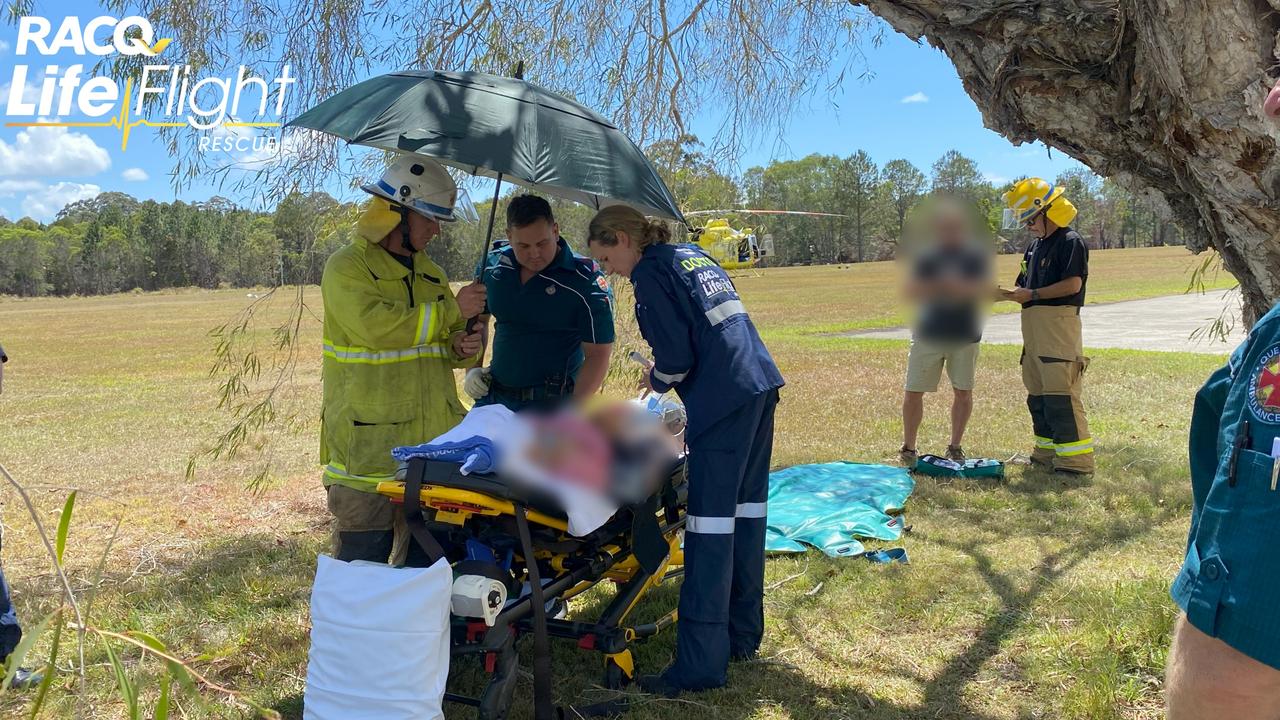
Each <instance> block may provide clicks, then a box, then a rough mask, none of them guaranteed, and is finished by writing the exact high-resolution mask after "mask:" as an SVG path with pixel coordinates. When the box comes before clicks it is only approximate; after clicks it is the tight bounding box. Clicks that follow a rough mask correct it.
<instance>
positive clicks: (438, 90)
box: [287, 70, 684, 222]
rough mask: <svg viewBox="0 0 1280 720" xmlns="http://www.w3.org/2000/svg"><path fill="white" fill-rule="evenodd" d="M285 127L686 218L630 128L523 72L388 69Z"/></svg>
mask: <svg viewBox="0 0 1280 720" xmlns="http://www.w3.org/2000/svg"><path fill="white" fill-rule="evenodd" d="M287 127H305V128H310V129H312V130H319V131H320V132H324V133H328V134H330V135H336V136H338V137H340V138H342V139H344V140H346V141H347V142H349V143H352V144H354V145H365V146H368V147H374V148H380V149H383V150H390V151H393V152H402V153H416V154H419V155H426V156H428V157H431V158H434V159H436V160H439V161H440V162H442V163H444V164H446V165H450V166H452V167H455V168H458V169H460V170H462V171H464V172H467V173H470V174H472V175H482V176H486V177H492V178H495V179H497V180H498V181H499V182H501V181H502V180H508V181H511V182H515V183H517V184H519V185H523V186H525V187H527V188H529V189H530V190H533V191H535V192H540V193H545V194H548V195H554V196H557V197H561V198H565V199H568V200H573V201H576V202H580V203H582V204H584V205H587V206H590V207H593V208H596V209H600V208H602V207H605V206H606V205H615V204H625V205H630V206H631V207H633V208H635V209H636V210H639V211H640V212H642V213H644V214H646V215H651V216H656V217H662V218H668V219H671V220H677V221H680V222H684V216H683V215H682V214H681V213H680V208H679V207H678V206H677V205H676V201H675V198H674V197H672V195H671V191H670V190H668V189H667V186H666V184H664V183H663V182H662V178H661V177H660V176H659V175H658V172H657V170H655V169H654V167H653V165H651V164H650V163H649V161H648V159H646V158H645V156H644V153H642V152H641V151H640V148H638V147H636V145H635V143H633V142H631V140H630V138H628V137H627V136H626V135H625V134H623V133H622V131H620V130H618V128H617V127H615V126H614V125H613V123H611V122H609V121H608V120H606V119H604V118H603V117H601V116H600V115H598V114H597V113H595V112H593V111H591V110H589V109H587V108H585V107H583V106H582V105H579V104H578V103H576V102H573V101H572V100H568V99H566V98H564V97H562V96H560V95H556V94H555V93H552V92H550V91H548V90H546V89H544V88H541V87H538V86H537V85H534V84H533V83H529V82H525V81H524V80H518V79H513V78H505V77H499V76H496V75H488V74H485V73H477V72H462V73H455V72H440V71H435V70H404V71H400V72H393V73H389V74H387V75H380V76H378V77H375V78H371V79H369V80H365V81H364V82H362V83H359V84H357V85H353V86H351V87H349V88H347V89H346V90H343V91H342V92H340V93H338V94H337V95H334V96H333V97H331V98H329V99H328V100H325V101H324V102H322V103H320V104H319V105H316V106H315V107H313V108H311V109H310V110H308V111H306V112H304V113H303V114H301V115H299V116H298V117H297V118H295V119H294V120H293V121H292V122H290V123H288V125H287Z"/></svg>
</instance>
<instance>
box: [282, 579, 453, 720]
mask: <svg viewBox="0 0 1280 720" xmlns="http://www.w3.org/2000/svg"><path fill="white" fill-rule="evenodd" d="M452 583H453V572H452V570H451V569H450V567H449V564H448V562H446V561H445V560H439V561H437V562H436V564H434V565H432V566H431V567H429V568H394V567H390V566H388V565H384V564H382V563H370V562H360V561H357V562H352V563H347V562H343V561H341V560H334V559H333V558H331V557H329V556H328V555H321V556H320V558H319V561H318V563H317V566H316V581H315V586H314V587H313V588H312V591H311V651H310V653H309V654H308V657H307V688H306V692H305V694H304V696H303V714H302V717H303V718H304V720H351V719H352V718H361V720H411V719H412V720H437V719H438V718H443V717H444V714H443V712H442V711H441V704H442V703H443V700H444V688H445V682H446V681H447V680H448V677H449V593H450V588H451V586H452Z"/></svg>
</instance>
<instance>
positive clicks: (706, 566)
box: [587, 205, 783, 696]
mask: <svg viewBox="0 0 1280 720" xmlns="http://www.w3.org/2000/svg"><path fill="white" fill-rule="evenodd" d="M670 240H671V234H670V231H668V229H667V228H666V226H665V225H662V224H660V223H658V222H650V221H648V220H646V219H645V218H644V216H643V215H641V214H640V213H639V212H637V211H635V210H633V209H631V208H629V207H626V206H621V205H615V206H612V207H608V208H605V209H604V210H602V211H600V213H599V214H597V215H596V216H595V218H594V219H593V220H592V221H591V226H590V228H589V230H588V238H587V244H588V247H589V248H590V251H591V254H592V256H593V257H594V258H595V259H596V260H597V261H599V262H600V263H601V264H602V265H603V266H604V268H605V270H606V271H607V272H613V273H617V274H619V275H623V276H625V277H628V278H630V279H631V283H632V286H633V287H634V289H635V300H636V321H637V322H638V324H639V326H640V333H641V335H643V336H644V339H645V341H646V342H648V343H649V347H650V348H652V350H653V363H652V365H651V367H650V368H649V371H648V373H647V374H646V376H645V379H644V380H643V381H642V385H643V386H644V387H646V388H648V389H650V390H653V391H655V392H666V391H667V390H670V389H672V388H674V389H675V391H676V393H677V394H679V395H680V399H681V400H683V401H684V404H685V409H686V411H687V412H688V416H689V424H688V429H687V430H686V442H687V443H688V447H689V465H688V473H689V513H688V517H687V523H686V525H685V539H684V560H685V565H684V585H683V586H682V587H681V589H680V611H679V618H680V619H679V626H678V632H677V637H676V659H675V662H674V663H673V664H672V665H671V666H670V667H668V668H667V669H666V670H665V671H664V672H663V673H662V675H660V676H650V677H645V678H641V687H642V688H643V689H644V690H645V691H646V692H651V693H657V694H663V695H667V696H674V695H676V694H678V693H679V692H681V691H683V690H706V689H710V688H716V687H721V686H723V685H724V684H725V682H726V677H725V675H726V672H727V670H728V665H729V660H730V659H731V658H732V659H734V660H743V659H750V658H753V657H755V655H756V652H757V650H758V649H759V647H760V639H761V636H762V635H763V634H764V532H765V509H766V500H767V496H768V491H769V459H770V455H771V454H772V452H773V411H774V407H775V406H776V405H777V403H778V388H780V387H782V382H783V381H782V375H781V374H780V373H779V372H778V367H777V366H776V365H774V363H773V358H771V357H770V356H769V351H768V350H766V349H765V346H764V343H763V342H761V341H760V335H759V334H758V333H757V332H756V328H755V326H754V325H752V324H751V319H750V318H748V317H747V312H746V310H745V309H744V308H743V306H742V300H741V299H740V298H739V297H738V292H737V290H735V289H734V286H733V282H732V281H731V280H730V279H729V276H728V275H727V274H725V272H724V270H723V269H721V268H720V266H719V265H717V264H716V262H715V261H714V260H712V259H711V258H710V257H708V256H707V255H706V254H705V253H703V252H702V250H700V249H698V248H697V247H695V246H692V245H673V244H671V242H670Z"/></svg>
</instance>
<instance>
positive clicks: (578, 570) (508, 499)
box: [378, 459, 687, 720]
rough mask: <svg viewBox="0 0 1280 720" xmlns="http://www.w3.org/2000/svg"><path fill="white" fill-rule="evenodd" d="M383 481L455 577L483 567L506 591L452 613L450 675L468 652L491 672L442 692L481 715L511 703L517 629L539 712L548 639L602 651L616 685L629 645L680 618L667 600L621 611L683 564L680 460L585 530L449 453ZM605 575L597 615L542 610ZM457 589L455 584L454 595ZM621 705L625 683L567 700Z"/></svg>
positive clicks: (604, 708) (493, 714)
mask: <svg viewBox="0 0 1280 720" xmlns="http://www.w3.org/2000/svg"><path fill="white" fill-rule="evenodd" d="M378 492H379V493H381V494H383V495H386V496H388V497H390V498H392V500H393V501H398V502H401V503H405V505H404V507H405V515H406V519H407V520H409V522H410V526H411V527H410V529H411V530H414V531H415V533H416V532H421V531H422V530H423V529H425V530H426V531H427V532H429V533H430V539H434V541H435V542H437V543H438V544H439V547H440V549H441V550H443V553H444V556H445V557H446V558H447V560H448V562H449V563H450V564H451V565H452V567H453V570H454V576H455V578H462V577H464V576H465V577H466V578H467V579H471V578H488V579H490V580H494V581H496V582H497V583H500V584H501V585H502V586H503V587H504V588H505V589H506V598H508V599H506V600H505V602H504V603H503V604H502V605H501V607H500V609H497V610H494V611H493V612H492V615H494V617H490V618H489V620H488V621H486V619H484V618H478V617H470V616H467V617H464V616H459V615H458V614H457V610H456V605H455V610H454V614H453V615H452V616H451V618H450V620H451V633H452V637H451V662H450V668H451V669H450V676H451V680H452V678H453V677H454V676H456V675H457V672H456V671H457V670H458V668H459V667H460V666H462V665H463V664H464V663H465V662H467V660H469V659H477V660H478V661H479V663H480V665H481V667H482V668H483V672H484V674H485V675H487V678H488V679H487V682H486V683H485V684H484V687H483V689H482V690H481V692H480V693H479V695H478V696H467V695H462V694H457V693H454V692H448V693H446V695H445V700H446V701H447V702H451V703H459V704H462V705H469V706H472V707H474V708H476V709H477V711H478V713H479V717H480V719H481V720H501V719H502V718H506V717H507V715H508V712H509V710H510V709H511V705H512V698H513V695H514V692H515V686H516V680H517V677H518V674H519V673H518V669H519V656H518V653H517V651H516V644H517V642H518V641H519V640H520V639H521V638H523V637H525V636H532V637H533V641H534V653H533V657H534V660H533V668H532V670H533V676H534V697H535V717H548V716H549V713H550V702H551V700H550V695H551V693H550V689H551V668H550V652H549V649H548V643H549V640H548V638H559V639H563V640H571V641H573V642H575V643H576V644H577V645H578V647H580V648H582V649H584V650H587V651H593V652H597V653H599V654H600V656H601V661H602V672H603V677H602V679H601V681H600V683H599V684H600V685H601V686H602V687H603V688H605V689H608V690H621V689H622V688H623V687H625V686H626V685H627V684H628V683H630V682H631V681H632V680H633V679H634V678H635V675H636V670H635V662H634V659H633V656H632V653H631V648H632V647H633V646H634V644H635V643H638V642H643V641H645V640H647V639H649V638H651V637H653V636H655V635H657V634H658V633H659V632H661V631H662V630H663V629H665V628H667V627H668V626H670V625H672V624H673V623H674V622H675V620H676V611H675V609H674V608H672V609H671V610H670V611H669V612H667V613H666V614H664V615H662V616H661V617H660V618H659V619H658V620H656V621H655V622H651V623H644V624H638V625H637V624H631V623H630V622H629V621H628V619H629V618H630V616H631V614H632V611H633V610H635V608H636V606H637V605H638V604H639V603H640V601H641V600H642V599H643V598H644V597H645V595H646V594H648V593H649V591H650V590H652V589H653V588H654V587H656V586H658V585H659V584H661V583H663V582H665V581H668V580H672V579H674V578H677V577H680V576H681V575H682V573H683V567H682V566H683V562H684V561H683V552H682V550H681V541H682V537H683V530H684V524H685V507H686V498H687V477H686V466H685V462H684V460H683V459H680V460H678V461H676V462H674V463H673V464H672V467H671V469H670V471H669V472H667V473H664V475H663V479H662V481H661V482H660V483H659V487H657V488H656V490H655V492H654V493H653V494H652V495H651V496H650V497H648V498H647V499H645V500H644V501H642V502H639V503H635V504H631V505H627V506H624V507H623V508H622V509H620V510H619V511H618V512H617V513H616V514H615V515H614V516H613V517H612V518H611V519H610V520H608V521H607V522H606V523H604V525H602V526H600V527H599V528H597V529H596V530H594V531H593V532H591V533H589V534H587V535H586V536H583V537H574V536H572V535H570V534H568V532H567V527H568V526H567V520H566V517H565V515H564V513H563V512H562V510H561V509H560V508H559V507H557V505H556V503H555V502H554V501H553V500H552V499H551V498H550V497H549V496H546V495H543V494H541V493H539V492H538V491H536V490H534V489H531V488H529V487H526V486H522V485H520V484H516V483H510V482H504V480H503V479H502V478H501V477H497V476H494V475H476V474H473V475H463V474H461V472H460V471H459V467H458V465H456V464H453V463H446V462H436V461H430V460H424V459H414V460H411V461H410V462H409V464H408V467H407V468H406V470H405V472H404V479H403V480H397V481H394V482H383V483H380V484H379V485H378ZM415 496H416V497H417V503H416V504H417V505H418V506H420V507H421V508H422V512H421V514H420V516H418V517H414V515H415V514H414V513H413V512H412V509H411V508H412V507H413V506H414V504H415V503H414V501H413V498H414V497H415ZM415 523H416V524H417V528H416V529H415V527H414V526H415ZM430 539H428V541H429V540H430ZM530 558H532V559H533V562H530ZM456 582H457V581H455V583H456ZM610 586H611V587H612V592H613V597H612V600H610V601H609V602H608V603H607V604H605V607H604V610H603V611H602V612H601V613H600V615H599V616H598V617H596V618H593V619H592V618H581V617H575V618H574V619H571V620H570V619H563V618H558V617H547V615H548V613H547V610H548V606H551V608H552V610H553V613H552V614H559V613H555V612H554V610H555V609H556V608H567V604H568V602H569V601H570V600H572V599H573V598H575V597H577V596H579V595H582V594H583V593H585V592H587V591H589V590H591V589H593V588H596V587H604V588H609V587H610ZM456 590H457V585H456V584H455V596H456ZM606 591H607V590H606ZM491 595H492V594H491ZM451 685H452V683H451ZM624 709H625V701H624V700H623V696H622V695H621V694H619V696H618V698H617V699H614V700H608V701H605V702H600V703H596V704H594V705H588V706H585V707H575V708H574V710H575V711H576V712H577V713H578V714H581V715H585V716H600V715H612V714H616V713H618V712H621V711H622V710H624Z"/></svg>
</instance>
